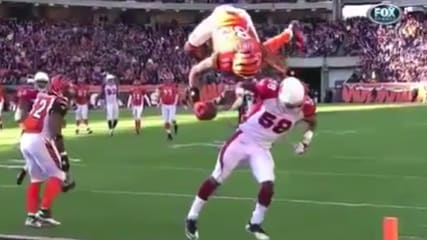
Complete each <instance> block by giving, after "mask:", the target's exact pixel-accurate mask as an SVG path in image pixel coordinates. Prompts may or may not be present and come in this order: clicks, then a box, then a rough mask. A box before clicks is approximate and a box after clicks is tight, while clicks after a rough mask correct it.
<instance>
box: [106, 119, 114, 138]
mask: <svg viewBox="0 0 427 240" xmlns="http://www.w3.org/2000/svg"><path fill="white" fill-rule="evenodd" d="M107 123H108V133H109V134H110V136H113V121H112V120H108V121H107Z"/></svg>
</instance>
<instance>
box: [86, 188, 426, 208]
mask: <svg viewBox="0 0 427 240" xmlns="http://www.w3.org/2000/svg"><path fill="white" fill-rule="evenodd" d="M89 192H91V193H97V194H110V195H130V196H153V197H175V198H194V195H193V194H185V193H165V192H136V191H110V190H89ZM214 198H216V199H222V200H236V201H254V200H255V198H253V197H237V196H214ZM274 201H275V202H286V203H296V204H306V205H322V206H335V207H364V208H386V209H409V210H420V211H427V206H425V207H424V206H409V205H394V204H374V203H363V202H362V203H350V202H334V201H317V200H307V199H291V198H289V199H288V198H275V199H274Z"/></svg>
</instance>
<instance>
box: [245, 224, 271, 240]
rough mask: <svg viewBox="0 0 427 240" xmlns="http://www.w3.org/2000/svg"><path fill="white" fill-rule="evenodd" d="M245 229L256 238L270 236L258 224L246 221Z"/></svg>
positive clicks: (268, 237) (267, 238) (262, 238)
mask: <svg viewBox="0 0 427 240" xmlns="http://www.w3.org/2000/svg"><path fill="white" fill-rule="evenodd" d="M246 231H248V232H249V233H252V234H253V235H254V237H255V238H256V239H257V240H270V236H269V235H268V234H267V232H266V231H264V229H262V227H261V225H259V224H252V223H248V224H247V225H246Z"/></svg>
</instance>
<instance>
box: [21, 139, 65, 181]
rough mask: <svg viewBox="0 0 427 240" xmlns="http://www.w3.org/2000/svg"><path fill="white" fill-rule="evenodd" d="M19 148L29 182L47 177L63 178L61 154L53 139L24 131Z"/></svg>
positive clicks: (44, 179)
mask: <svg viewBox="0 0 427 240" xmlns="http://www.w3.org/2000/svg"><path fill="white" fill-rule="evenodd" d="M20 149H21V153H22V156H23V157H24V159H25V164H26V167H27V168H28V174H29V176H30V178H31V182H44V181H46V180H47V179H48V178H49V177H56V178H58V179H60V180H62V181H64V180H65V172H64V171H62V170H61V156H60V155H59V153H58V150H57V149H56V146H55V144H54V143H53V141H50V140H48V139H46V138H45V137H44V136H42V135H41V134H34V133H24V134H23V135H22V137H21V144H20Z"/></svg>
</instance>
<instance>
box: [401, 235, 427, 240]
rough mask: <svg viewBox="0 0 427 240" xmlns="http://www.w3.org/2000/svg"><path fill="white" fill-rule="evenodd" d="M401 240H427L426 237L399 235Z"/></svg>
mask: <svg viewBox="0 0 427 240" xmlns="http://www.w3.org/2000/svg"><path fill="white" fill-rule="evenodd" d="M399 239H400V240H426V238H423V237H418V236H405V235H403V236H399Z"/></svg>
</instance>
